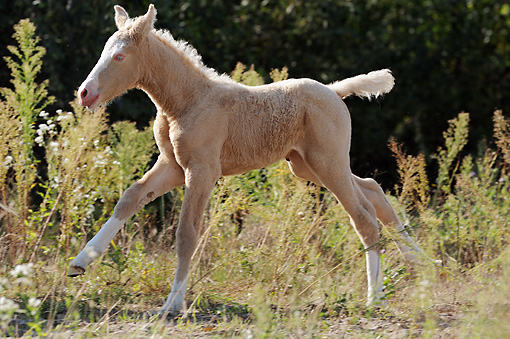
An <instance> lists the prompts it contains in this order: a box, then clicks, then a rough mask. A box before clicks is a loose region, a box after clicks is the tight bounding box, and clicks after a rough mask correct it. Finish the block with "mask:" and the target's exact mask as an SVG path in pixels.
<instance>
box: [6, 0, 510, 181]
mask: <svg viewBox="0 0 510 339" xmlns="http://www.w3.org/2000/svg"><path fill="white" fill-rule="evenodd" d="M152 2H153V3H154V4H155V5H156V8H157V10H158V21H157V22H156V27H157V28H165V29H169V30H170V31H171V32H172V34H173V35H174V37H175V38H176V39H184V40H187V41H189V42H190V43H191V44H192V45H193V46H194V47H195V48H197V50H198V51H199V53H200V54H201V55H202V56H203V60H204V62H205V63H206V65H208V66H210V67H213V68H215V69H217V70H218V72H220V73H230V72H231V71H232V70H233V69H234V67H235V65H236V63H237V62H238V61H240V62H242V63H244V64H247V65H251V64H253V65H255V69H256V70H257V71H259V72H261V73H262V74H263V75H265V76H267V74H268V73H269V71H270V70H271V69H273V68H281V67H284V66H287V67H288V68H289V74H290V76H291V77H294V78H299V77H309V78H313V79H316V80H319V81H321V82H324V83H328V82H333V81H336V80H340V79H343V78H346V77H350V76H354V75H357V74H361V73H367V72H370V71H372V70H376V69H381V68H390V69H391V70H392V71H393V74H394V76H395V78H396V86H395V88H394V90H393V91H392V92H391V93H390V94H388V95H386V96H385V97H384V98H382V99H378V100H377V101H376V102H368V101H361V100H359V99H356V98H354V99H352V98H348V99H346V101H347V105H348V106H349V108H350V111H351V115H352V118H353V139H352V151H351V156H352V159H351V161H352V168H353V172H354V173H356V174H358V175H360V176H370V177H375V178H376V179H377V180H378V181H380V182H381V183H382V184H383V185H384V186H385V187H386V188H391V187H393V183H394V182H395V180H396V170H395V169H396V164H395V162H394V160H393V159H392V158H391V153H390V151H389V150H388V147H387V143H388V139H389V137H390V136H394V137H395V138H397V140H398V141H400V142H404V143H405V145H406V149H407V150H408V152H409V153H414V154H416V153H418V152H424V153H425V154H426V155H427V156H428V155H429V154H430V153H434V152H436V150H437V147H438V145H440V144H442V139H443V136H442V131H444V130H445V129H446V127H447V121H448V120H449V119H451V118H453V117H455V116H456V115H457V114H458V113H459V112H461V111H466V112H469V113H471V126H470V131H472V134H471V136H470V142H469V144H468V147H467V148H466V152H474V151H476V150H477V148H478V147H479V145H480V144H483V143H491V139H487V138H490V136H491V135H492V121H491V116H492V112H493V111H494V109H503V111H504V113H507V115H508V113H509V112H510V6H509V5H508V3H506V2H503V1H492V0H479V1H467V0H457V1H455V0H454V1H450V0H429V1H425V0H416V1H394V0H382V1H377V0H372V1H331V0H322V1H304V0H303V1H298V0H285V1H283V0H281V1H268V0H266V1H249V0H243V1H238V0H236V1H216V0H197V1H177V0H175V1H157V0H153V1H152ZM149 3H151V1H131V0H126V1H110V0H106V1H103V0H102V1H99V0H90V1H87V0H80V1H76V0H74V1H73V0H67V1H62V0H58V1H57V0H50V1H43V0H41V1H38V0H36V1H33V0H32V1H29V0H16V1H9V2H7V1H4V2H3V4H2V6H1V7H0V55H1V56H2V57H3V56H5V55H7V54H8V51H7V49H6V46H7V45H11V44H14V41H13V39H12V37H11V36H12V33H13V29H12V26H13V25H14V24H15V23H17V22H18V21H19V20H20V19H22V18H30V20H32V21H33V22H34V23H35V24H36V26H37V34H38V35H39V36H40V37H41V44H42V45H43V46H45V47H46V49H47V54H46V56H45V60H44V66H43V70H42V75H41V79H49V80H50V86H49V90H50V94H52V95H54V96H55V97H56V98H57V102H56V103H55V105H54V108H55V109H57V108H68V102H69V101H70V100H72V98H73V96H74V92H75V90H76V89H77V88H78V87H79V85H80V84H81V82H82V81H83V80H84V79H85V78H86V76H87V74H88V73H89V71H90V70H91V69H92V67H93V66H94V64H95V62H96V61H97V59H98V58H99V55H100V53H101V50H102V48H103V46H104V43H105V42H106V40H107V38H108V37H109V36H110V35H111V34H112V33H113V32H114V31H115V29H116V28H115V24H114V22H113V15H114V11H113V6H114V5H115V4H120V5H122V6H123V7H124V8H125V9H126V10H127V11H128V12H129V13H130V15H131V16H138V15H141V14H144V13H145V12H146V10H147V7H148V5H149ZM5 86H9V70H8V69H7V67H6V66H5V64H4V63H2V66H0V87H5ZM108 111H109V112H110V118H111V121H112V122H113V121H117V120H124V119H128V120H132V121H136V122H137V123H138V125H139V126H145V125H147V124H148V121H150V119H152V118H153V117H154V115H155V109H154V107H153V105H152V104H151V103H150V101H149V100H148V98H146V96H145V94H143V93H142V92H140V91H132V92H130V93H128V94H127V95H126V96H124V97H123V98H122V99H120V100H116V101H115V102H114V103H113V104H111V106H110V107H109V109H108ZM486 136H488V137H487V138H486ZM429 161H432V160H431V159H429Z"/></svg>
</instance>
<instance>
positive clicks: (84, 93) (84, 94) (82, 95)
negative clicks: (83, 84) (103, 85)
mask: <svg viewBox="0 0 510 339" xmlns="http://www.w3.org/2000/svg"><path fill="white" fill-rule="evenodd" d="M87 94H88V91H87V89H86V88H84V89H83V91H81V93H80V97H81V98H82V99H85V98H86V97H87Z"/></svg>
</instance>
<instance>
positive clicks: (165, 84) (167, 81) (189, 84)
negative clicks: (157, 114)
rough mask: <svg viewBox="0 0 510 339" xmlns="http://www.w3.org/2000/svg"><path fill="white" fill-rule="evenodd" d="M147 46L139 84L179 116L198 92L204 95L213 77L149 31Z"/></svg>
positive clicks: (163, 107) (166, 110) (160, 107)
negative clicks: (209, 76)
mask: <svg viewBox="0 0 510 339" xmlns="http://www.w3.org/2000/svg"><path fill="white" fill-rule="evenodd" d="M147 43H148V45H147V49H146V51H147V52H146V55H145V57H146V62H145V64H146V65H147V66H146V69H145V70H144V71H143V76H142V77H141V80H140V84H139V86H138V87H139V88H141V89H143V90H144V91H145V92H146V93H147V94H148V95H149V96H150V98H151V100H152V102H153V103H154V104H155V105H156V107H157V108H158V111H162V112H164V113H165V114H167V115H169V116H171V117H174V118H178V117H179V116H181V115H182V114H184V113H185V110H186V108H187V107H189V105H190V103H191V102H192V101H193V100H195V97H196V96H197V95H204V93H205V92H206V91H207V89H208V88H210V86H211V84H212V80H211V79H210V78H208V77H207V76H206V75H205V74H203V73H202V72H201V71H200V70H199V69H198V68H197V67H196V66H194V65H193V64H192V63H191V62H190V61H189V60H188V59H187V58H186V56H185V55H184V53H183V52H182V51H179V50H178V49H177V48H176V47H175V46H172V45H171V43H169V42H165V41H164V40H162V39H161V38H159V37H157V36H156V35H150V36H149V37H148V41H147Z"/></svg>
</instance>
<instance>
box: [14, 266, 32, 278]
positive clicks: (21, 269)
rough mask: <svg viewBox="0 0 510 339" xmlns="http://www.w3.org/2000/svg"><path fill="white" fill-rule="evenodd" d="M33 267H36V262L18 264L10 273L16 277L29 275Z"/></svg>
mask: <svg viewBox="0 0 510 339" xmlns="http://www.w3.org/2000/svg"><path fill="white" fill-rule="evenodd" d="M33 267H34V264H32V263H28V264H21V265H16V267H14V269H13V270H12V271H11V272H10V274H11V276H12V277H14V278H17V277H19V276H25V277H28V276H30V275H31V274H32V272H33V271H34V269H33Z"/></svg>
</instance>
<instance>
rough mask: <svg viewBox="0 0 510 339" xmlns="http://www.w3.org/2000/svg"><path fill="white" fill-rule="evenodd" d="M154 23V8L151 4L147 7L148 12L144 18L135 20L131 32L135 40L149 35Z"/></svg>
mask: <svg viewBox="0 0 510 339" xmlns="http://www.w3.org/2000/svg"><path fill="white" fill-rule="evenodd" d="M154 21H156V8H155V7H154V5H153V4H150V5H149V10H148V11H147V13H146V14H145V15H144V16H141V17H139V18H137V19H136V21H135V23H134V24H133V27H132V28H131V32H132V34H133V36H134V37H135V38H142V37H143V36H145V35H146V34H147V33H149V32H150V31H151V30H152V28H153V27H154Z"/></svg>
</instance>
